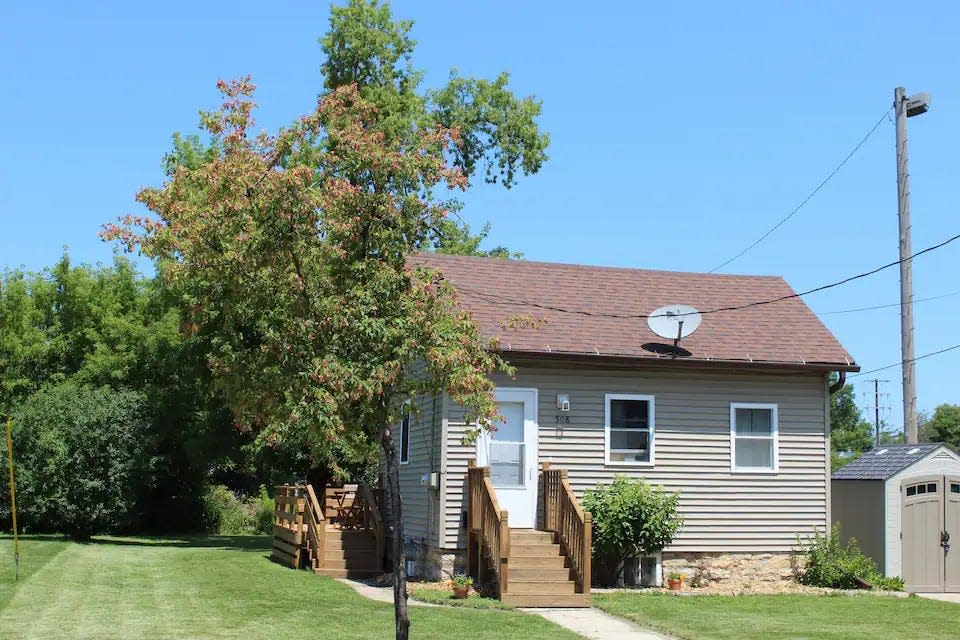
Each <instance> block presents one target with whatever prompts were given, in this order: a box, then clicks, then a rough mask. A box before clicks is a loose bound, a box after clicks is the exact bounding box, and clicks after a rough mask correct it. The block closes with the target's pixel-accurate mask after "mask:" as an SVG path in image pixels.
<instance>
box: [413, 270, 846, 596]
mask: <svg viewBox="0 0 960 640" xmlns="http://www.w3.org/2000/svg"><path fill="white" fill-rule="evenodd" d="M416 261H417V262H420V263H424V264H427V265H429V266H431V267H434V268H436V269H439V270H440V271H441V272H442V274H443V277H444V278H445V279H446V280H448V281H449V282H451V283H452V284H453V285H454V286H455V288H456V290H457V292H458V300H459V303H460V304H461V305H462V306H463V307H464V308H466V309H468V310H469V311H470V312H471V313H472V314H473V316H474V318H475V320H476V322H477V323H478V325H479V327H480V328H481V330H482V332H483V333H484V334H486V335H496V336H499V337H500V345H501V349H502V353H503V355H504V356H505V358H506V359H507V360H508V361H509V362H510V363H512V364H513V365H515V366H516V368H517V373H516V377H515V378H513V379H511V378H508V377H506V376H502V375H497V376H495V377H494V382H495V384H496V399H497V402H498V404H499V408H500V413H501V414H502V416H504V418H505V422H504V423H503V424H500V425H499V428H498V429H497V430H496V432H495V433H492V434H489V435H487V436H484V437H482V438H480V439H479V440H478V441H477V442H475V443H472V444H464V443H463V442H462V438H463V436H464V435H465V433H466V432H467V430H468V428H469V427H470V425H468V424H466V422H465V420H464V413H463V410H462V409H461V408H460V407H458V406H457V405H456V404H454V403H453V402H452V401H451V400H450V398H449V397H447V396H442V395H441V396H436V397H422V398H419V399H418V400H417V403H416V404H417V407H416V409H417V411H416V412H415V414H414V415H413V416H412V417H411V418H410V419H409V420H407V421H405V422H404V424H403V425H400V429H399V433H400V445H399V447H400V457H401V465H402V466H401V478H400V482H401V492H402V498H403V505H404V532H405V536H406V538H407V540H406V543H407V547H406V548H407V552H408V558H409V559H410V560H411V561H410V567H409V568H410V569H411V571H412V573H413V574H414V575H422V576H432V577H437V576H440V575H441V574H442V573H450V572H452V571H453V570H454V568H455V567H456V568H457V569H461V570H462V568H463V567H467V568H469V569H470V570H471V571H478V570H480V571H482V570H483V568H484V567H488V568H489V567H493V569H492V570H493V572H494V576H493V577H494V578H495V579H501V580H502V579H503V578H504V576H505V575H506V571H507V570H509V580H510V583H509V584H510V587H509V588H508V589H507V593H510V594H513V596H512V597H511V598H510V599H511V600H512V601H513V602H515V603H517V604H534V603H537V602H541V601H540V600H538V599H537V598H536V597H534V596H535V595H536V594H537V593H538V587H537V585H536V584H533V583H534V582H537V581H539V582H540V583H541V584H542V583H544V582H545V581H546V580H547V578H546V577H545V576H546V575H547V574H538V573H535V572H532V570H531V569H532V568H533V567H535V566H538V565H537V563H536V562H532V561H531V560H530V558H522V557H519V556H518V557H517V558H514V557H513V556H510V557H499V558H497V557H490V556H495V555H497V554H500V556H503V555H504V554H505V553H506V552H504V551H503V548H502V547H503V545H504V544H506V545H507V547H509V548H510V550H511V553H513V554H514V555H515V556H516V555H517V554H518V553H521V552H520V551H517V549H521V550H522V553H527V554H531V555H532V556H537V557H539V556H538V554H540V555H551V556H555V555H558V554H559V555H561V556H565V559H564V560H563V561H562V562H561V563H560V564H556V563H554V564H549V570H550V571H554V573H553V574H549V575H554V576H559V577H564V579H566V578H565V576H566V575H567V573H568V571H569V573H570V575H571V579H572V580H573V581H574V582H576V584H574V585H573V588H572V590H571V589H570V588H569V587H568V586H567V585H564V586H563V588H562V589H561V590H562V591H564V592H566V593H572V594H573V595H574V596H576V595H583V594H586V593H588V591H589V575H587V577H586V579H585V580H584V577H583V576H582V575H577V572H580V573H581V574H582V572H583V571H584V569H585V568H584V567H583V564H584V561H585V562H586V565H587V567H586V570H587V573H588V574H589V558H586V559H585V560H584V559H582V558H579V557H573V556H575V555H577V554H581V553H582V549H581V550H579V551H578V550H577V549H579V547H582V546H583V545H584V544H585V543H584V541H583V540H582V539H580V538H581V537H582V534H580V533H577V536H578V538H577V539H575V540H571V539H566V538H564V536H561V535H560V534H559V533H557V532H556V531H555V529H556V527H557V524H558V519H564V518H567V519H569V518H573V520H577V518H578V517H580V516H578V515H577V513H576V509H578V508H579V505H576V506H575V507H569V505H568V506H566V507H563V509H566V511H564V512H563V513H560V514H559V515H558V513H559V512H558V509H560V508H561V507H560V506H558V505H559V504H560V503H559V502H558V503H554V502H552V501H553V500H555V499H556V500H561V499H563V500H565V499H566V498H565V497H564V496H566V488H567V487H569V489H570V490H571V496H572V497H571V500H572V501H573V502H577V501H579V499H580V498H581V497H582V496H583V492H584V491H586V490H587V489H590V488H591V487H595V486H596V485H597V484H599V483H608V482H610V481H611V480H613V478H614V477H615V476H616V475H618V474H625V475H628V476H631V477H643V478H646V479H647V480H648V481H649V482H651V483H654V484H658V485H663V487H664V488H665V489H666V490H668V491H679V492H680V496H681V499H680V504H681V510H682V512H683V516H684V518H685V524H684V527H683V530H682V532H681V533H680V535H679V536H678V537H677V538H676V539H675V541H674V542H673V544H672V545H671V546H670V547H669V548H668V549H666V550H665V551H664V553H663V554H662V556H660V557H658V558H651V559H648V560H647V561H646V566H645V573H646V574H647V575H648V578H647V580H653V581H658V580H659V578H658V577H657V576H659V575H661V574H662V572H663V571H667V570H669V571H676V570H679V571H681V572H684V573H686V574H688V575H689V576H691V578H696V579H698V580H714V581H717V580H751V581H752V580H780V579H789V578H790V577H791V551H792V550H794V549H795V547H796V540H797V535H798V534H799V535H807V534H811V533H813V531H814V530H815V529H817V528H819V529H821V530H822V529H824V528H825V527H827V525H828V523H829V522H828V521H829V514H830V455H829V452H830V447H829V429H830V425H829V407H828V399H829V395H830V391H829V387H830V374H831V373H832V372H848V371H856V370H858V366H857V364H856V363H855V362H854V360H853V358H852V357H851V356H850V355H849V354H848V353H847V352H846V351H845V350H844V348H843V347H842V346H841V345H840V344H839V342H838V341H837V340H836V339H835V338H834V336H833V335H832V334H831V333H830V331H829V330H828V329H827V328H826V327H825V326H824V325H823V324H822V323H821V322H820V321H819V320H818V319H817V317H816V316H815V315H814V314H813V313H812V312H811V311H810V309H809V308H808V307H807V306H806V304H805V303H804V302H803V301H802V300H801V299H800V298H799V297H788V296H791V295H792V294H793V291H792V289H791V288H790V287H789V285H787V283H786V282H785V281H784V280H783V279H781V278H779V277H767V276H739V275H719V274H700V273H676V272H664V271H650V270H639V269H623V268H606V267H591V266H580V265H569V264H552V263H542V262H532V261H519V260H518V261H513V260H499V259H490V258H477V257H459V256H439V255H429V256H418V257H417V258H416ZM784 297H787V299H784V300H782V301H780V302H776V303H773V304H760V305H754V306H748V307H746V308H742V309H738V310H731V311H722V312H719V311H718V312H715V313H712V311H713V310H716V309H724V308H728V307H742V306H744V305H750V304H752V303H755V302H758V301H768V300H774V299H779V298H784ZM668 304H689V305H693V306H694V307H696V308H697V309H699V310H700V311H701V312H703V321H702V324H701V325H700V328H699V330H698V331H696V333H694V334H693V335H691V336H689V337H687V338H685V339H684V340H683V341H682V345H681V347H682V350H681V351H680V352H679V355H678V354H677V352H675V351H674V350H673V344H672V342H671V341H670V340H665V339H664V338H661V337H659V336H657V335H655V334H653V333H651V331H650V330H649V328H648V326H647V321H646V319H645V315H646V314H649V313H650V312H651V311H653V310H655V309H657V308H659V307H662V306H664V305H668ZM518 315H523V316H532V317H533V318H535V319H536V320H537V322H536V323H512V324H513V325H518V324H519V326H514V328H505V327H509V326H510V325H511V323H509V322H507V323H505V322H504V321H505V320H509V319H510V318H514V317H517V316H518ZM531 325H534V326H531ZM471 461H473V462H474V464H475V465H476V467H475V469H474V470H473V471H470V470H469V465H470V464H471ZM544 463H549V467H550V469H549V470H548V471H543V469H542V468H543V466H545V465H544ZM481 470H485V471H481ZM484 473H485V474H486V477H487V478H488V479H489V480H490V482H489V484H486V483H485V482H484V481H483V477H484V476H483V474H484ZM468 477H469V478H474V479H475V480H476V482H475V483H474V484H473V486H471V483H470V481H469V480H468ZM485 486H486V487H492V491H493V493H495V498H496V500H495V501H493V502H491V501H490V498H489V497H487V496H486V495H485V494H484V493H483V490H484V487H485ZM468 492H477V493H474V494H471V495H470V497H472V498H473V500H471V499H469V498H468ZM558 496H559V497H558ZM547 498H549V500H547ZM480 503H483V504H487V503H490V504H494V503H496V504H497V505H498V506H499V507H500V509H501V510H502V511H506V512H507V514H508V519H507V522H508V526H504V527H503V529H502V530H501V531H500V532H499V533H500V534H501V535H500V539H493V538H491V539H489V540H488V539H487V537H488V536H490V535H491V532H492V531H493V530H494V529H496V527H497V526H498V525H497V522H499V520H498V519H497V518H498V514H493V515H492V516H491V515H489V514H487V515H486V516H484V515H483V514H482V513H481V512H479V511H475V509H480V508H481V507H482V506H483V505H482V504H480ZM548 503H549V504H548ZM564 504H566V503H564ZM477 505H480V506H477ZM468 507H469V510H468ZM488 507H489V504H488ZM489 510H490V509H489V508H488V511H489ZM581 511H582V509H581ZM481 517H487V518H493V519H491V520H489V521H486V522H480V521H479V518H481ZM577 521H578V522H579V520H577ZM563 522H564V523H566V524H564V525H563V526H567V527H568V528H569V527H570V525H569V522H567V520H563ZM573 529H576V527H573ZM587 529H589V527H587ZM571 530H572V529H571ZM481 534H483V537H484V539H483V540H477V539H476V536H478V535H481ZM507 538H509V539H507ZM567 538H569V536H567ZM505 539H506V541H505ZM518 541H519V542H518ZM558 543H559V547H558V546H557V544H558ZM538 544H545V545H549V544H552V545H553V546H552V547H543V548H537V547H536V545H538ZM498 545H499V547H498ZM511 545H512V546H511ZM586 546H587V548H589V544H586ZM495 547H496V548H495ZM568 547H577V549H571V548H568ZM478 556H479V557H480V560H479V561H478V559H477V558H478ZM541 560H542V562H541V564H540V565H539V566H542V567H548V562H547V560H544V559H543V558H541ZM497 563H499V568H500V569H502V570H503V573H504V575H500V573H501V572H500V571H499V569H498V568H497V566H498V565H497ZM518 572H519V574H518ZM521 577H522V578H523V579H521ZM557 579H559V578H557ZM584 583H585V584H584ZM518 589H519V591H518ZM540 589H541V591H542V589H543V587H542V586H541V587H540ZM521 593H522V594H529V595H530V597H526V598H523V597H520V595H519V594H521ZM567 601H569V602H571V603H575V602H577V599H576V598H575V597H573V596H571V597H570V598H567Z"/></svg>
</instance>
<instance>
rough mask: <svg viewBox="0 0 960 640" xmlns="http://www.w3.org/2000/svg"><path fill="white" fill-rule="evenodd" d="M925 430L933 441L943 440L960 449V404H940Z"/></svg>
mask: <svg viewBox="0 0 960 640" xmlns="http://www.w3.org/2000/svg"><path fill="white" fill-rule="evenodd" d="M923 431H924V433H925V434H927V435H928V437H929V438H930V440H931V441H932V442H943V443H944V444H947V445H950V446H951V447H953V449H954V450H955V451H960V405H957V404H941V405H938V406H937V408H936V409H934V411H933V416H932V417H931V418H930V419H929V421H927V422H926V424H925V425H924V429H923Z"/></svg>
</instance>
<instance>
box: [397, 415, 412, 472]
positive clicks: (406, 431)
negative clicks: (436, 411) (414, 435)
mask: <svg viewBox="0 0 960 640" xmlns="http://www.w3.org/2000/svg"><path fill="white" fill-rule="evenodd" d="M404 422H406V423H407V426H406V427H404V426H403V423H404ZM411 422H412V421H411V420H410V414H407V415H406V416H404V417H403V418H401V419H400V422H399V424H398V425H397V431H398V432H399V435H400V437H399V438H398V439H397V458H398V459H399V460H400V464H401V465H405V464H410V426H411ZM404 437H406V438H407V459H406V460H404V459H403V438H404Z"/></svg>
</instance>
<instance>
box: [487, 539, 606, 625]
mask: <svg viewBox="0 0 960 640" xmlns="http://www.w3.org/2000/svg"><path fill="white" fill-rule="evenodd" d="M554 537H555V535H554V534H553V533H552V532H550V531H538V530H536V529H510V558H509V566H510V582H509V589H508V591H509V592H508V593H504V594H502V595H501V596H500V599H501V600H502V601H503V603H504V604H506V605H510V606H512V607H586V606H589V605H590V596H589V594H584V593H577V581H576V580H575V579H574V578H572V577H571V571H570V562H569V560H567V558H566V556H565V555H564V554H563V552H562V551H561V549H560V544H559V543H556V542H554Z"/></svg>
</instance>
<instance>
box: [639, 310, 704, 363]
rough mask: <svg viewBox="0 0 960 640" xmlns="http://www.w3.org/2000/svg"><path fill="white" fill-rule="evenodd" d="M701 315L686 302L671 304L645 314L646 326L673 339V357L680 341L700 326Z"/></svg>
mask: <svg viewBox="0 0 960 640" xmlns="http://www.w3.org/2000/svg"><path fill="white" fill-rule="evenodd" d="M701 320H703V316H702V315H700V312H699V311H697V310H696V309H695V308H694V307H691V306H690V305H688V304H671V305H667V306H665V307H660V308H659V309H657V310H655V311H653V312H652V313H651V314H650V315H649V316H647V326H648V327H650V331H652V332H654V333H655V334H657V335H658V336H660V337H661V338H667V339H669V340H673V357H674V358H676V357H677V353H678V352H679V351H680V341H681V340H683V339H684V338H686V337H687V336H689V335H691V334H692V333H693V332H694V331H696V330H697V329H699V328H700V322H701Z"/></svg>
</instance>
